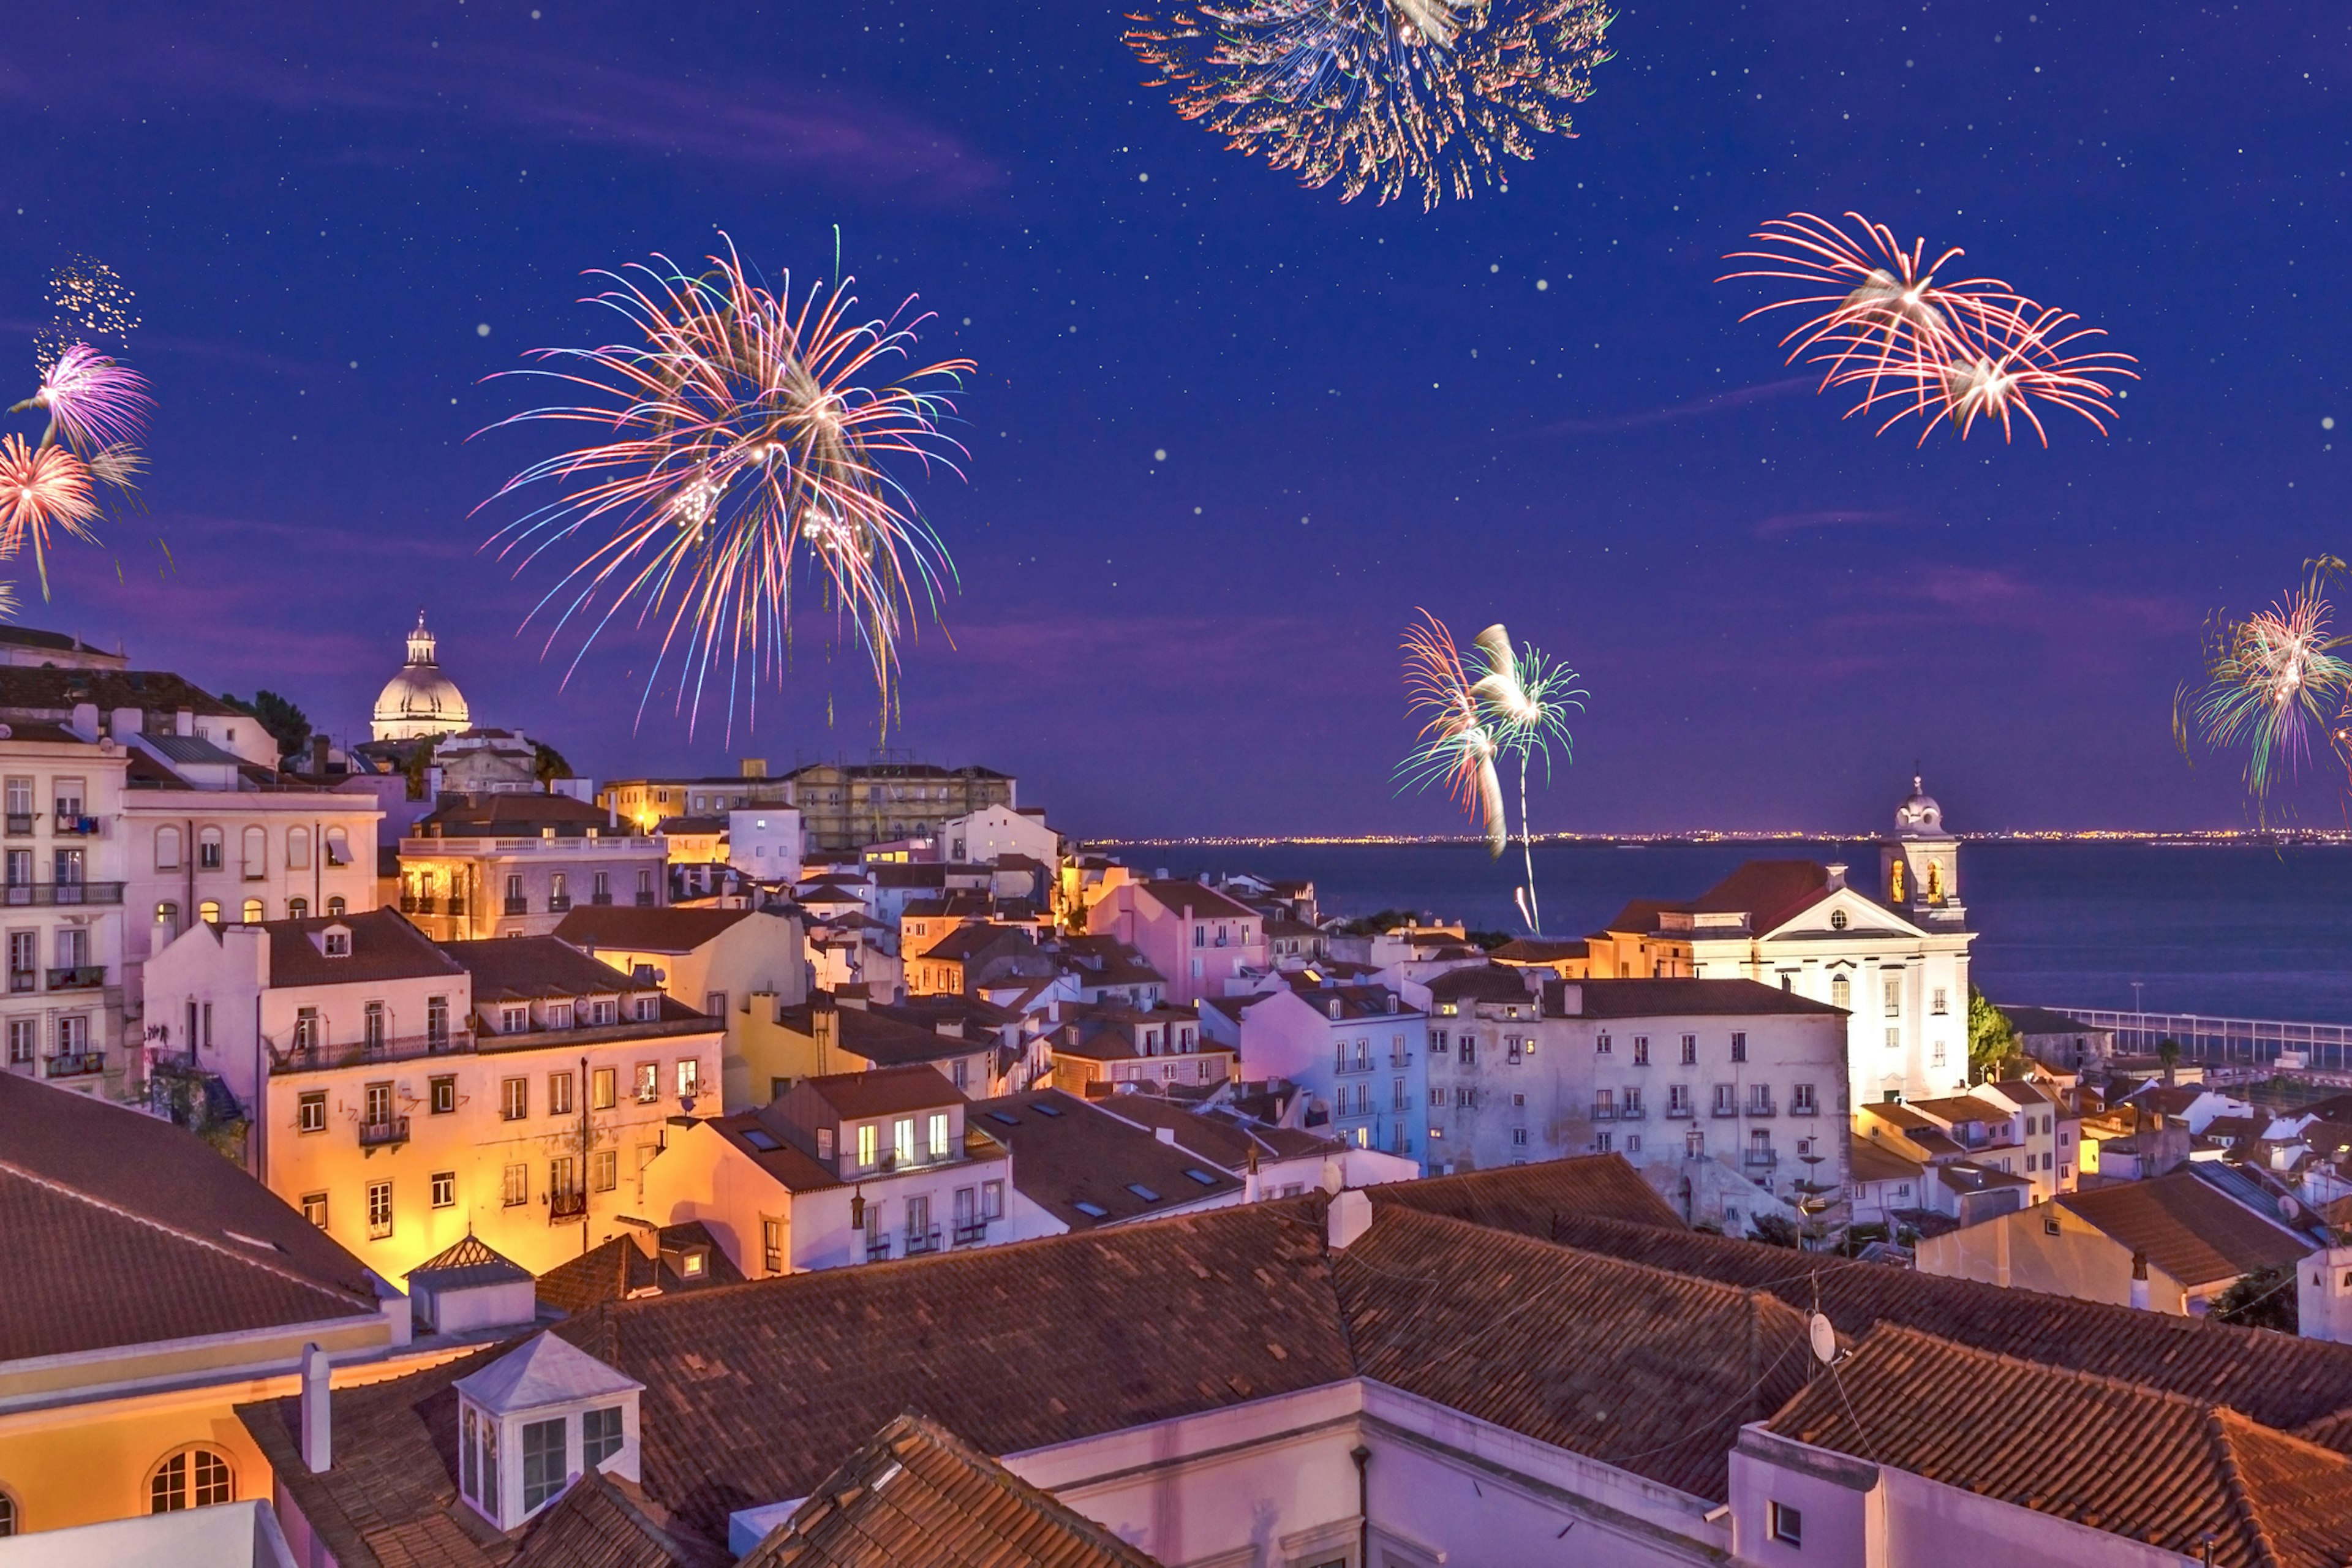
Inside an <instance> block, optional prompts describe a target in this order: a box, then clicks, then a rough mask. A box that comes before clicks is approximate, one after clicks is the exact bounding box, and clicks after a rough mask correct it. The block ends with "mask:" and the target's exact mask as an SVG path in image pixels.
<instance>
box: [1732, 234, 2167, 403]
mask: <svg viewBox="0 0 2352 1568" xmlns="http://www.w3.org/2000/svg"><path fill="white" fill-rule="evenodd" d="M1845 216H1847V217H1849V218H1851V219H1853V222H1854V223H1855V224H1857V225H1858V226H1860V228H1861V231H1862V237H1860V238H1859V239H1857V238H1856V237H1854V236H1853V235H1852V234H1849V233H1848V232H1847V231H1846V230H1845V229H1844V228H1843V227H1841V226H1838V225H1837V224H1834V223H1832V222H1830V221H1829V220H1828V219H1826V218H1822V217H1816V216H1813V215H1812V214H1811V213H1794V214H1791V215H1790V216H1788V217H1785V218H1773V219H1770V220H1769V221H1768V222H1766V223H1765V225H1764V226H1763V227H1762V228H1761V229H1760V230H1759V232H1757V233H1756V234H1755V235H1753V236H1751V238H1753V239H1755V240H1757V241H1759V243H1761V244H1763V245H1766V246H1769V247H1772V248H1770V249H1765V250H1742V251H1735V252H1733V253H1732V254H1731V255H1730V256H1729V257H1727V258H1726V259H1727V260H1735V261H1740V260H1745V261H1757V262H1761V263H1764V264H1765V265H1763V266H1759V267H1753V268H1746V269H1744V270H1741V271H1738V272H1731V273H1727V274H1725V275H1724V276H1723V277H1722V278H1720V279H1717V282H1728V281H1730V280H1731V279H1737V278H1765V279H1778V280H1781V281H1786V282H1793V283H1796V284H1798V285H1800V286H1801V287H1802V288H1803V289H1807V290H1810V291H1808V292H1802V293H1799V294H1796V295H1794V296H1793V297H1791V298H1790V299H1785V300H1773V301H1771V302H1769V303H1767V304H1764V305H1761V306H1759V307H1758V308H1757V309H1755V310H1750V311H1748V313H1747V315H1745V316H1742V317H1741V318H1740V320H1741V321H1749V320H1752V319H1754V318H1755V317H1758V316H1761V315H1765V314H1768V313H1769V312H1771V311H1774V310H1799V311H1803V312H1808V313H1807V314H1806V315H1805V316H1804V319H1803V320H1801V321H1800V322H1799V323H1798V324H1797V326H1796V327H1794V328H1793V329H1791V330H1790V331H1789V332H1788V334H1787V335H1786V336H1784V337H1782V338H1781V340H1780V343H1781V346H1782V347H1784V348H1786V349H1788V351H1789V363H1792V364H1793V363H1796V362H1797V361H1798V360H1799V359H1804V360H1806V361H1808V362H1809V363H1814V364H1819V365H1821V366H1822V367H1823V368H1822V386H1821V390H1822V391H1824V392H1826V391H1828V390H1829V389H1830V388H1831V387H1832V386H1836V387H1848V388H1859V389H1860V390H1861V398H1860V401H1859V402H1857V403H1856V404H1855V405H1854V406H1853V408H1851V409H1849V410H1848V411H1847V417H1849V418H1851V417H1852V416H1854V415H1856V414H1869V415H1874V416H1885V418H1884V419H1883V422H1882V423H1881V424H1880V425H1879V426H1878V433H1879V434H1884V433H1885V431H1886V430H1888V429H1890V428H1892V427H1893V426H1895V425H1897V424H1900V423H1901V422H1902V421H1903V420H1905V419H1908V418H1914V417H1916V418H1918V419H1919V420H1921V422H1922V424H1921V429H1920V433H1919V439H1920V441H1921V443H1922V444H1924V443H1925V442H1926V441H1927V437H1928V436H1929V435H1931V434H1933V433H1934V431H1935V429H1936V427H1937V426H1938V425H1941V424H1944V423H1946V422H1947V421H1949V422H1950V424H1951V426H1952V428H1953V430H1954V431H1955V432H1956V433H1957V434H1958V436H1959V437H1960V438H1961V439H1963V440H1965V439H1967V437H1968V436H1969V433H1970V432H1971V431H1973V430H1974V429H1975V427H1976V425H1977V422H1978V421H1979V419H1983V420H1986V421H1987V422H1991V421H1995V420H1997V421H1999V423H2000V429H2001V437H2002V438H2003V439H2004V440H2007V439H2010V438H2011V437H2012V436H2013V434H2014V426H2013V421H2014V420H2016V419H2022V420H2024V421H2025V422H2026V423H2028V424H2030V425H2031V426H2032V427H2033V431H2034V434H2035V435H2036V436H2038V437H2041V440H2042V445H2043V446H2044V447H2047V446H2048V445H2049V444H2050V433H2049V431H2048V429H2047V428H2046V427H2044V426H2043V425H2042V418H2041V415H2040V413H2039V412H2037V409H2038V408H2050V409H2065V410H2067V411H2069V412H2072V413H2074V414H2079V415H2081V416H2083V417H2084V418H2085V419H2087V420H2089V421H2090V423H2091V425H2092V426H2094V427H2095V429H2097V430H2098V432H2099V433H2100V434H2101V435H2105V434H2106V429H2107V426H2106V421H2107V420H2110V419H2112V418H2113V417H2114V416H2115V409H2114V406H2113V405H2112V403H2111V402H2110V401H2109V400H2110V398H2112V397H2113V396H2114V395H2115V394H2114V389H2113V388H2112V387H2111V386H2110V385H2109V383H2110V382H2111V381H2113V380H2116V379H2117V378H2120V377H2135V378H2136V373H2135V372H2133V371H2131V370H2128V369H2126V368H2125V367H2126V366H2127V365H2129V364H2131V363H2134V362H2133V360H2132V358H2131V356H2130V355H2128V354H2123V353H2114V352H2112V351H2105V350H2096V349H2094V348H2092V347H2090V346H2089V342H2090V340H2092V339H2095V338H2099V337H2104V336H2105V333H2104V332H2103V331H2100V330H2099V329H2097V328H2095V327H2083V326H2080V325H2077V324H2076V323H2077V321H2078V320H2079V319H2078V318H2077V317H2076V316H2074V314H2073V313H2071V312H2068V311H2062V310H2051V309H2047V308H2045V307H2043V306H2042V305H2039V304H2036V303H2035V302H2034V301H2033V300H2030V299H2027V298H2026V297H2025V296H2024V295H2022V294H2021V293H2019V292H2018V291H2017V290H2015V289H2011V287H2010V286H2009V285H2008V284H2007V283H2005V282H2003V281H2002V280H2000V279H1998V278H1958V279H1945V278H1944V277H1943V276H1942V274H1943V272H1944V269H1945V268H1946V267H1947V266H1948V264H1949V263H1951V262H1953V261H1956V260H1958V258H1959V257H1960V256H1961V255H1962V254H1963V253H1962V252H1961V250H1960V249H1959V248H1958V247H1953V248H1951V249H1949V250H1947V251H1945V252H1943V253H1942V254H1941V255H1939V256H1937V258H1935V259H1934V260H1933V261H1932V262H1931V261H1928V260H1927V241H1926V240H1925V239H1917V240H1914V241H1913V242H1912V245H1911V247H1910V248H1909V249H1908V250H1906V249H1905V248H1904V247H1902V246H1901V245H1900V244H1898V243H1897V242H1896V241H1895V235H1894V232H1893V231H1892V230H1891V229H1889V228H1887V227H1886V226H1885V225H1884V224H1874V223H1872V222H1871V221H1870V220H1869V219H1867V218H1865V217H1864V216H1862V215H1861V214H1859V213H1851V212H1850V213H1848V214H1846V215H1845Z"/></svg>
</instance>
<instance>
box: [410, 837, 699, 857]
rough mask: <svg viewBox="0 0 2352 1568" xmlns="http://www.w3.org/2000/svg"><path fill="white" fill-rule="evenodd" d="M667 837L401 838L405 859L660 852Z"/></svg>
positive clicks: (654, 853)
mask: <svg viewBox="0 0 2352 1568" xmlns="http://www.w3.org/2000/svg"><path fill="white" fill-rule="evenodd" d="M666 844H667V840H666V839H664V838H663V837H662V836H661V835H660V834H658V833H622V832H620V831H618V830H615V831H614V832H611V833H605V834H600V835H598V836H597V837H594V838H588V837H569V836H566V837H555V838H548V837H542V836H541V835H539V834H532V835H530V837H513V838H490V837H480V838H470V837H467V836H465V835H464V834H459V833H452V834H450V835H449V836H448V837H446V838H404V839H402V840H401V841H400V854H401V858H403V859H424V860H429V859H431V858H434V857H435V856H436V855H444V856H447V855H463V856H467V857H469V858H470V857H473V856H477V855H562V856H567V857H568V856H574V855H638V856H644V855H658V854H661V853H662V852H663V850H664V847H665V846H666Z"/></svg>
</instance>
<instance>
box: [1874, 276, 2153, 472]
mask: <svg viewBox="0 0 2352 1568" xmlns="http://www.w3.org/2000/svg"><path fill="white" fill-rule="evenodd" d="M2028 309H2029V310H2030V311H2031V312H2032V314H2031V315H2021V317H2020V318H2019V320H2017V321H2014V322H2011V323H2006V324H2004V325H2001V326H1999V327H1988V328H1985V329H1984V330H1981V331H1971V332H1968V333H1964V334H1962V335H1961V336H1960V337H1959V339H1958V342H1955V343H1954V344H1953V345H1952V347H1951V349H1950V352H1949V353H1948V355H1947V356H1946V357H1945V358H1943V359H1942V360H1941V361H1924V360H1923V361H1916V362H1913V363H1908V364H1905V365H1902V366H1899V367H1894V368H1891V369H1889V370H1888V371H1887V372H1885V374H1884V375H1878V374H1874V375H1871V376H1869V377H1866V378H1865V377H1864V374H1862V372H1861V371H1860V370H1859V369H1849V370H1846V371H1843V372H1842V373H1840V374H1838V376H1837V377H1836V380H1837V382H1838V383H1839V384H1850V383H1857V382H1862V381H1864V380H1865V379H1866V380H1867V381H1868V382H1869V388H1868V391H1867V393H1866V395H1864V398H1863V400H1862V402H1861V403H1859V404H1857V405H1855V406H1854V407H1853V409H1852V410H1850V414H1861V413H1864V411H1869V412H1872V413H1878V412H1882V411H1884V410H1885V408H1886V407H1889V406H1891V408H1892V410H1893V412H1892V413H1891V414H1889V415H1888V416H1887V417H1886V418H1885V420H1884V421H1883V422H1882V423H1881V424H1880V425H1879V426H1878V429H1877V431H1876V432H1875V433H1876V434H1879V435H1884V434H1885V433H1886V432H1887V431H1888V430H1890V429H1892V428H1894V427H1895V426H1897V425H1899V424H1901V423H1902V422H1903V421H1904V420H1906V419H1909V418H1913V417H1916V418H1918V419H1920V420H1921V421H1922V424H1921V426H1920V430H1919V444H1920V445H1922V446H1925V445H1926V444H1927V437H1929V436H1930V435H1932V434H1934V432H1935V429H1936V426H1938V425H1941V424H1943V423H1945V422H1946V421H1950V422H1951V424H1952V425H1953V426H1954V427H1955V428H1956V429H1957V430H1958V432H1959V435H1960V438H1961V439H1962V440H1966V439H1968V437H1969V432H1970V431H1972V430H1973V429H1974V428H1975V427H1976V424H1977V421H1978V420H1979V419H1983V420H1986V421H1988V422H1990V421H1991V420H1994V419H1998V420H1999V421H2000V437H2001V439H2002V440H2004V441H2008V440H2011V439H2013V438H2014V436H2015V431H2014V427H2013V425H2012V423H2011V422H2012V420H2013V419H2023V420H2024V421H2025V422H2026V423H2027V424H2029V425H2031V426H2033V433H2034V435H2035V436H2037V437H2040V438H2041V441H2042V445H2043V446H2044V447H2047V446H2049V445H2050V432H2049V430H2048V428H2047V427H2046V426H2043V425H2042V416H2041V415H2040V414H2039V413H2037V412H2036V411H2035V405H2045V406H2047V407H2051V408H2063V409H2067V410H2070V411H2071V412H2073V413H2075V414H2079V415H2081V416H2083V417H2084V418H2085V419H2087V420H2089V421H2090V422H2091V425H2092V426H2093V428H2095V429H2096V430H2097V431H2098V432H2099V434H2100V435H2102V436H2104V435H2105V434H2106V433H2107V425H2106V422H2107V421H2108V420H2110V419H2113V418H2114V417H2115V415H2116V410H2115V405H2114V404H2113V403H2112V402H2111V401H2109V400H2110V399H2111V398H2112V397H2113V396H2114V395H2115V390H2114V388H2113V387H2111V386H2109V385H2108V384H2107V382H2108V381H2109V380H2113V379H2115V378H2116V377H2124V376H2128V377H2131V378H2132V379H2135V380H2137V374H2136V373H2135V372H2132V371H2129V370H2126V369H2125V368H2124V366H2125V365H2126V364H2128V363H2132V362H2131V356H2130V355H2128V354H2120V353H2111V352H2106V351H2101V350H2096V349H2093V348H2090V347H2088V346H2086V345H2087V344H2088V342H2089V341H2090V340H2092V339H2095V338H2103V337H2105V336H2106V334H2105V332H2103V331H2100V330H2099V329H2097V328H2096V327H2077V326H2075V325H2074V322H2075V321H2076V320H2077V318H2076V317H2075V316H2074V314H2073V313H2071V312H2069V311H2063V310H2045V309H2043V308H2042V307H2041V306H2038V305H2031V304H2029V306H2028ZM2070 328H2072V329H2073V330H2071V331H2070V330H2069V329H2070ZM2102 377H2105V378H2106V379H2105V380H2103V379H2101V378H2102ZM1885 383H1893V384H1885Z"/></svg>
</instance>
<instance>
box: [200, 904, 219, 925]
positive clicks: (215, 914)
mask: <svg viewBox="0 0 2352 1568" xmlns="http://www.w3.org/2000/svg"><path fill="white" fill-rule="evenodd" d="M196 919H198V920H199V921H203V922H204V923H205V924H206V925H208V926H216V925H218V924H220V900H217V899H206V900H205V901H204V902H203V903H201V904H198V905H197V906H196Z"/></svg>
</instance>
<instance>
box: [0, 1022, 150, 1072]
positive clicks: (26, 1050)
mask: <svg viewBox="0 0 2352 1568" xmlns="http://www.w3.org/2000/svg"><path fill="white" fill-rule="evenodd" d="M40 1037H41V1021H40V1020H39V1019H38V1018H11V1019H9V1020H8V1059H9V1061H11V1062H13V1063H15V1064H16V1065H17V1066H19V1067H21V1066H23V1065H24V1064H25V1063H26V1062H29V1061H31V1060H32V1059H33V1058H34V1056H35V1054H36V1052H37V1047H38V1045H39V1042H40ZM189 1043H190V1044H191V1045H194V1041H191V1042H189Z"/></svg>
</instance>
